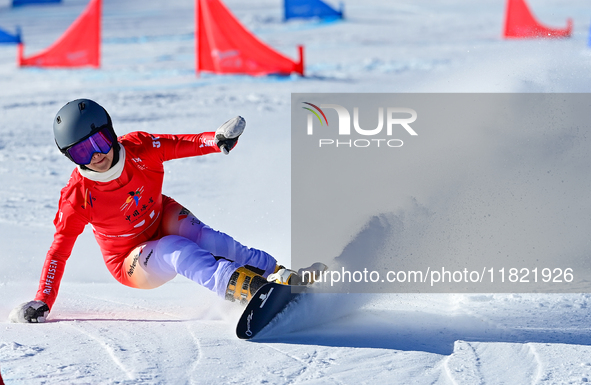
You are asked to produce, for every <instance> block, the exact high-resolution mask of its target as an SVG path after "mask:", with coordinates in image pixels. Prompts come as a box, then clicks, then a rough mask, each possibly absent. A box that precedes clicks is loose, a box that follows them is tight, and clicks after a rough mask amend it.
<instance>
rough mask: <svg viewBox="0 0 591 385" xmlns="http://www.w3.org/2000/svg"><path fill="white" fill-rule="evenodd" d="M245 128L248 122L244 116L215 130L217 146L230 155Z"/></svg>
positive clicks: (233, 119) (229, 121)
mask: <svg viewBox="0 0 591 385" xmlns="http://www.w3.org/2000/svg"><path fill="white" fill-rule="evenodd" d="M244 127H246V121H245V120H244V118H243V117H242V116H237V117H235V118H232V119H230V120H228V121H227V122H226V123H224V124H222V125H221V126H219V127H218V129H217V130H215V144H216V145H217V146H218V147H219V148H220V150H222V152H223V153H224V154H226V155H228V154H229V153H230V150H232V149H233V148H234V146H236V143H237V142H238V137H239V136H240V135H242V132H243V131H244Z"/></svg>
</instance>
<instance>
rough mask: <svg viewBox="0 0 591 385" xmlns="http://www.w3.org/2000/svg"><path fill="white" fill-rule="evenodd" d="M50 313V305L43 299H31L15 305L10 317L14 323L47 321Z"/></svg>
mask: <svg viewBox="0 0 591 385" xmlns="http://www.w3.org/2000/svg"><path fill="white" fill-rule="evenodd" d="M48 314H49V306H47V304H46V303H45V302H43V301H30V302H26V303H23V304H20V305H18V306H17V307H15V308H14V309H13V310H12V311H11V312H10V315H9V316H8V318H9V319H10V322H14V323H27V322H30V323H38V322H45V320H46V319H47V315H48Z"/></svg>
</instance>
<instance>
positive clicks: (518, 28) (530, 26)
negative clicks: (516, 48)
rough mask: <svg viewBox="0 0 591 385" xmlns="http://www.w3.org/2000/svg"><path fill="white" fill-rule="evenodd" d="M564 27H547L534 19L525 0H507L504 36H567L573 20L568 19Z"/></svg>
mask: <svg viewBox="0 0 591 385" xmlns="http://www.w3.org/2000/svg"><path fill="white" fill-rule="evenodd" d="M567 23H568V24H567V27H566V28H549V27H546V26H544V25H542V24H541V23H540V22H539V21H537V20H536V18H535V17H534V15H533V14H532V12H531V11H530V9H529V7H528V6H527V4H526V2H525V0H507V9H506V13H505V30H504V32H503V36H504V37H505V38H536V37H538V38H556V37H569V36H570V34H571V32H572V29H573V22H572V20H571V19H568V21H567Z"/></svg>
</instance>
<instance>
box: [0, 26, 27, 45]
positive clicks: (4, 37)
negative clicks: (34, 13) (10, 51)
mask: <svg viewBox="0 0 591 385" xmlns="http://www.w3.org/2000/svg"><path fill="white" fill-rule="evenodd" d="M21 42H22V41H21V31H20V28H19V27H16V34H15V35H13V34H10V33H8V32H6V31H5V30H3V29H2V28H0V43H2V44H18V43H21Z"/></svg>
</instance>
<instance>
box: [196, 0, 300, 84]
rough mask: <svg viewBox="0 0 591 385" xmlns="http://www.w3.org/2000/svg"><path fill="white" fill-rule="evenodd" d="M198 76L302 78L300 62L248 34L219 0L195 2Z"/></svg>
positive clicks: (198, 0) (197, 0)
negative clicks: (270, 75)
mask: <svg viewBox="0 0 591 385" xmlns="http://www.w3.org/2000/svg"><path fill="white" fill-rule="evenodd" d="M195 12H196V15H195V23H196V28H195V42H196V56H197V73H199V72H201V71H208V72H214V73H218V74H246V75H269V74H279V75H289V74H291V73H298V74H300V75H302V76H303V75H304V60H303V47H302V46H298V53H299V61H298V62H295V61H293V60H291V59H290V58H288V57H286V56H284V55H282V54H280V53H278V52H277V51H275V50H273V49H272V48H270V47H269V46H267V45H266V44H265V43H263V42H261V41H260V40H259V39H257V38H256V37H255V36H254V35H253V34H252V33H251V32H250V31H248V30H247V29H246V28H245V27H244V26H243V25H242V24H241V23H240V22H239V21H238V20H237V19H236V18H235V17H234V15H232V13H231V12H230V11H229V10H228V9H227V8H226V7H225V6H224V4H223V3H222V2H221V1H220V0H195Z"/></svg>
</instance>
